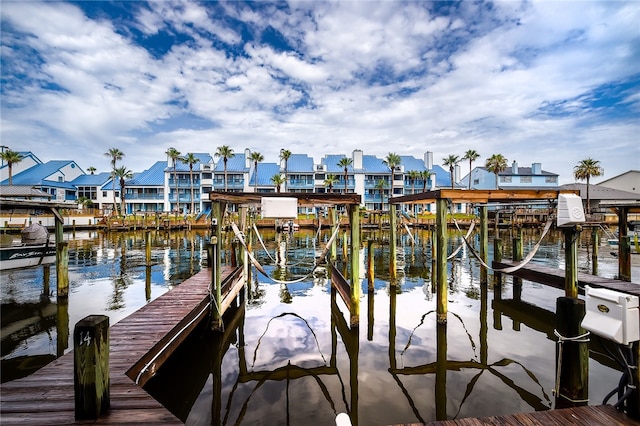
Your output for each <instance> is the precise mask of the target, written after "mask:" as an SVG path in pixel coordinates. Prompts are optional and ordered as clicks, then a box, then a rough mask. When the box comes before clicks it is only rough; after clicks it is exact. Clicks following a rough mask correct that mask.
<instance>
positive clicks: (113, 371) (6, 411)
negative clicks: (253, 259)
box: [0, 267, 241, 425]
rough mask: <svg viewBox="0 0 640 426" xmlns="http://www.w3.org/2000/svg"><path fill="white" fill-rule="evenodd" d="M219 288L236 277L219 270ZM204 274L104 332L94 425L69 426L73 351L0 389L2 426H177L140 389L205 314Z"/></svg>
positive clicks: (207, 279)
mask: <svg viewBox="0 0 640 426" xmlns="http://www.w3.org/2000/svg"><path fill="white" fill-rule="evenodd" d="M221 272H222V277H223V282H225V281H228V280H234V279H236V278H237V277H238V276H239V272H241V270H239V269H237V268H236V269H233V268H231V267H224V268H223V269H222V271H221ZM210 283H211V272H210V270H209V269H205V270H202V271H200V272H199V273H198V274H196V275H194V276H192V277H191V278H189V279H187V280H186V281H184V282H183V283H182V284H180V285H178V286H177V287H175V288H174V289H172V290H171V291H169V292H167V293H165V294H164V295H162V296H160V297H158V298H157V299H156V300H154V301H152V302H151V303H149V304H147V305H145V306H143V307H142V308H141V309H139V310H138V311H136V312H134V313H133V314H131V315H130V316H128V317H127V318H125V319H123V320H122V321H120V322H118V323H116V324H114V325H112V326H111V327H110V328H109V340H110V342H109V343H110V360H109V364H110V381H111V387H110V394H111V397H110V400H111V408H110V410H109V411H108V413H107V414H106V415H104V416H102V417H100V418H99V419H98V420H96V421H78V422H76V420H75V400H74V383H73V382H74V378H73V376H74V360H73V351H70V352H68V353H67V354H65V355H64V356H62V357H60V358H58V359H56V360H55V361H53V362H52V363H50V364H48V365H46V366H45V367H43V368H41V369H40V370H38V371H36V372H35V373H34V374H32V375H30V376H28V377H25V378H22V379H18V380H14V381H11V382H7V383H4V384H2V385H1V386H0V422H1V423H2V425H11V424H20V425H60V424H65V425H68V424H86V423H92V424H153V425H157V424H182V422H181V421H180V420H179V419H178V418H176V417H175V416H174V415H173V414H171V413H170V412H169V411H168V410H167V409H166V408H164V407H163V406H162V405H161V404H160V403H159V402H158V401H156V400H155V399H153V398H152V397H151V396H150V395H149V394H148V393H147V392H145V391H144V390H143V389H142V387H141V385H139V384H136V382H135V381H136V379H137V381H138V383H144V382H145V381H146V380H148V379H149V378H150V377H151V376H152V374H153V372H155V371H157V369H158V368H159V367H160V366H161V365H162V363H163V362H164V361H165V360H166V359H167V358H168V357H169V355H170V354H171V353H172V351H173V350H174V349H175V348H176V347H177V346H178V345H179V344H180V343H181V342H182V341H183V340H184V339H185V338H186V337H187V335H188V333H189V331H190V330H192V329H193V328H195V327H196V326H197V325H198V323H199V322H200V320H202V319H204V318H206V317H207V315H208V314H209V303H210V292H209V285H210Z"/></svg>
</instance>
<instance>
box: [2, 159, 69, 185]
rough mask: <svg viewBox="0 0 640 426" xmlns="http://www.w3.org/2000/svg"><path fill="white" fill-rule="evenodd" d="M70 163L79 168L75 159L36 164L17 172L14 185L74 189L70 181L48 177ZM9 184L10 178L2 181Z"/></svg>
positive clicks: (3, 183) (13, 180)
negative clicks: (49, 178)
mask: <svg viewBox="0 0 640 426" xmlns="http://www.w3.org/2000/svg"><path fill="white" fill-rule="evenodd" d="M69 164H71V167H78V168H79V166H78V165H77V163H76V162H75V161H73V160H52V161H48V162H46V163H44V164H36V165H35V166H33V167H30V168H28V169H27V170H24V171H22V172H20V173H18V174H16V175H15V176H13V177H12V182H13V184H14V185H36V186H47V187H53V188H69V189H74V186H73V185H72V184H71V183H70V182H59V181H58V180H48V179H47V178H48V177H50V176H51V175H53V174H54V173H57V172H59V171H60V169H62V168H63V167H65V166H67V165H69ZM8 184H9V179H6V180H4V181H3V182H1V183H0V185H8Z"/></svg>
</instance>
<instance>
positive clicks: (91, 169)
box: [87, 166, 97, 174]
mask: <svg viewBox="0 0 640 426" xmlns="http://www.w3.org/2000/svg"><path fill="white" fill-rule="evenodd" d="M96 170H97V169H96V168H95V167H93V166H90V167H88V168H87V171H88V172H89V173H90V174H94V173H95V172H96Z"/></svg>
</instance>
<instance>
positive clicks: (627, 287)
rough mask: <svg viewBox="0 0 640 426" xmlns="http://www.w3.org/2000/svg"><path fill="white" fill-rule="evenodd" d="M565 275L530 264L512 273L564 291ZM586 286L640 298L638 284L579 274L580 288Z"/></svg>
mask: <svg viewBox="0 0 640 426" xmlns="http://www.w3.org/2000/svg"><path fill="white" fill-rule="evenodd" d="M515 265H517V263H516V262H509V261H502V262H496V261H493V262H492V264H491V267H492V268H494V269H502V268H508V267H512V266H515ZM503 273H504V272H503ZM564 273H565V271H564V269H557V268H550V267H547V266H542V265H538V264H535V263H531V262H530V263H528V264H527V265H525V266H523V267H522V268H520V269H518V270H517V271H515V272H512V273H511V274H510V275H513V276H514V277H518V278H522V279H525V280H527V281H533V282H537V283H541V284H545V285H548V286H551V287H555V288H559V289H564ZM586 285H588V286H590V287H601V288H608V289H610V290H615V291H620V292H622V293H628V294H631V295H634V296H640V284H638V283H633V282H629V281H622V280H615V279H613V278H603V277H598V276H596V275H590V274H585V273H583V272H578V286H579V287H584V286H586ZM581 293H582V291H581Z"/></svg>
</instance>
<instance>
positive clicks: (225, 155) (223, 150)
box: [214, 145, 235, 192]
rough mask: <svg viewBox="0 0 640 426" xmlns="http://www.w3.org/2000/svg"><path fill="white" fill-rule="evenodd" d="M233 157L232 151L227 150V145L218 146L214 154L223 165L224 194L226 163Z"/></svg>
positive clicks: (230, 149) (225, 187)
mask: <svg viewBox="0 0 640 426" xmlns="http://www.w3.org/2000/svg"><path fill="white" fill-rule="evenodd" d="M234 155H235V154H234V153H233V149H232V148H229V146H228V145H222V146H219V147H218V148H217V150H216V153H215V154H214V156H215V157H216V158H222V162H223V164H224V192H227V161H228V160H229V158H232V157H233V156H234Z"/></svg>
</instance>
